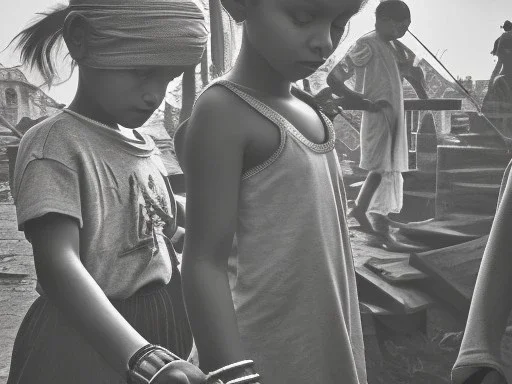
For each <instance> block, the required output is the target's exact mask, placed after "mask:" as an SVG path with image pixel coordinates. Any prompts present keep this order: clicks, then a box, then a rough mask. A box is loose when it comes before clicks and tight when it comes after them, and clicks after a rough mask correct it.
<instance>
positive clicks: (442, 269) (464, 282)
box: [409, 236, 489, 313]
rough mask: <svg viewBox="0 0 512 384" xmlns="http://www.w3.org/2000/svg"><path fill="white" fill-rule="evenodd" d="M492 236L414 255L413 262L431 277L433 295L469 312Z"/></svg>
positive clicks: (428, 289)
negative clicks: (488, 242)
mask: <svg viewBox="0 0 512 384" xmlns="http://www.w3.org/2000/svg"><path fill="white" fill-rule="evenodd" d="M488 237H489V236H484V237H481V238H479V239H476V240H473V241H469V242H466V243H463V244H459V245H454V246H451V247H447V248H443V249H438V250H435V251H429V252H423V253H419V254H412V255H411V258H410V261H409V262H410V264H411V265H412V266H413V267H415V268H417V269H419V270H420V271H422V272H424V273H425V274H427V275H428V276H429V277H431V278H432V280H433V283H432V284H428V285H425V286H424V288H425V290H427V291H428V292H429V293H430V294H432V295H435V296H437V297H439V298H440V299H442V300H444V301H445V302H448V303H449V304H451V305H452V306H453V307H454V308H456V309H458V310H460V311H462V312H464V313H465V312H467V311H468V310H469V305H470V303H471V296H472V295H473V290H474V287H475V283H476V278H477V275H478V270H479V268H480V263H481V261H482V256H483V253H484V250H485V246H486V244H487V239H488Z"/></svg>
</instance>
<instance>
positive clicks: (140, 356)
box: [127, 344, 181, 384]
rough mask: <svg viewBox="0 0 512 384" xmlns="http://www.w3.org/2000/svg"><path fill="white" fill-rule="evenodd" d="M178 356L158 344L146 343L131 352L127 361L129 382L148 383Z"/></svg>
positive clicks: (134, 383) (136, 383)
mask: <svg viewBox="0 0 512 384" xmlns="http://www.w3.org/2000/svg"><path fill="white" fill-rule="evenodd" d="M176 360H181V359H180V358H179V357H178V356H176V355H175V354H173V353H172V352H170V351H168V350H167V349H165V348H163V347H160V346H158V345H152V344H148V345H146V346H144V347H142V348H141V349H139V350H138V351H137V352H135V353H134V354H133V356H132V357H131V358H130V361H129V362H128V377H127V382H128V383H129V384H148V383H150V382H151V380H152V379H153V378H154V377H155V376H156V375H157V374H158V373H160V371H161V370H162V369H163V368H165V367H166V366H167V365H168V364H169V363H172V362H173V361H176Z"/></svg>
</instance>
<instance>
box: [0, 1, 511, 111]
mask: <svg viewBox="0 0 512 384" xmlns="http://www.w3.org/2000/svg"><path fill="white" fill-rule="evenodd" d="M341 1H342V0H341ZM378 2H379V0H370V1H369V3H368V5H367V7H366V8H365V10H364V11H363V12H362V13H361V14H360V15H358V16H356V17H355V18H354V19H353V21H352V24H351V29H350V34H349V36H348V37H347V41H346V42H345V43H344V45H343V46H342V47H341V49H344V46H346V45H348V44H349V43H350V42H351V41H353V40H354V39H355V38H357V37H359V36H360V35H361V34H363V33H364V32H367V31H369V30H371V29H372V28H373V25H374V15H373V13H374V10H375V6H376V4H378ZM406 2H407V3H408V4H409V7H410V8H411V12H412V24H411V28H410V29H411V31H412V32H413V33H414V34H415V35H416V36H417V37H419V38H420V39H421V40H422V41H423V43H425V44H426V45H427V47H429V48H430V50H431V51H432V52H433V53H434V54H438V56H441V54H442V61H443V63H444V64H445V65H446V66H447V67H448V69H449V70H450V71H451V72H452V73H453V74H454V75H456V76H461V77H466V76H468V75H470V76H472V77H473V79H488V78H489V76H490V74H491V72H492V69H493V68H494V64H495V61H494V59H493V57H492V56H491V55H490V54H489V52H490V51H491V49H492V46H493V43H494V40H495V39H496V38H497V37H498V36H499V35H500V34H501V32H502V30H501V29H500V28H499V27H500V25H502V24H503V22H504V21H505V20H506V19H510V20H512V0H406ZM55 4H56V2H55V1H51V0H17V1H2V7H1V12H0V47H1V49H3V48H4V47H5V46H6V45H7V44H8V43H9V41H10V40H11V39H12V37H14V35H15V34H16V33H17V32H19V31H20V30H21V29H22V28H23V27H24V26H25V25H26V24H27V23H29V22H30V21H31V20H32V19H33V18H34V16H35V13H36V12H40V11H44V10H46V9H48V8H49V7H51V6H53V5H55ZM427 59H428V58H427ZM0 64H2V65H4V66H14V65H17V64H19V60H18V56H17V55H14V54H13V53H12V51H10V50H6V51H4V52H2V53H0ZM75 86H76V76H75V77H74V78H72V79H71V80H70V81H69V82H68V83H66V84H64V85H60V86H57V87H54V88H52V89H51V90H50V91H49V92H48V93H49V94H50V96H52V97H53V98H55V99H56V100H57V101H59V102H62V103H69V102H70V101H71V98H72V97H73V92H74V88H75Z"/></svg>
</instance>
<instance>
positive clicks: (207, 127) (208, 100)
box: [182, 86, 252, 144]
mask: <svg viewBox="0 0 512 384" xmlns="http://www.w3.org/2000/svg"><path fill="white" fill-rule="evenodd" d="M251 112H252V111H251V108H250V107H249V105H247V104H246V103H245V102H244V101H243V100H242V99H240V98H239V97H238V96H237V95H235V94H234V93H233V92H232V91H230V90H228V89H226V88H225V87H223V86H212V87H210V88H208V89H207V90H206V91H204V92H203V93H202V94H201V95H200V96H199V98H198V99H197V101H196V104H195V106H194V109H193V111H192V115H191V116H190V119H189V120H188V123H187V128H186V131H187V132H186V134H185V135H186V136H187V138H188V137H190V136H197V135H200V136H201V137H202V138H203V139H204V140H211V139H212V138H213V137H214V138H216V139H229V140H230V143H231V144H236V143H237V142H239V143H243V142H244V141H245V140H247V137H248V134H249V130H248V127H247V124H245V122H246V121H247V114H250V113H251ZM182 134H183V133H182Z"/></svg>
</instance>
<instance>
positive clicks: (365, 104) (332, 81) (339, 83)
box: [326, 59, 380, 112]
mask: <svg viewBox="0 0 512 384" xmlns="http://www.w3.org/2000/svg"><path fill="white" fill-rule="evenodd" d="M347 60H348V61H349V62H350V59H347ZM353 74H355V76H356V85H355V89H356V90H358V91H361V90H362V79H363V78H364V68H361V67H355V66H353V65H352V66H351V69H350V70H349V71H348V72H347V71H346V70H345V69H344V68H343V65H341V64H338V65H336V66H335V67H334V68H333V69H332V71H331V72H330V73H329V74H328V75H327V80H326V82H327V85H328V86H329V88H331V90H332V92H333V93H334V94H335V95H337V96H339V97H341V98H342V99H343V107H344V108H347V109H362V110H367V111H371V112H376V111H378V110H379V109H380V107H379V106H378V105H376V104H375V103H373V102H372V101H370V100H368V99H366V98H365V97H364V95H363V94H362V93H359V92H357V91H353V90H351V89H350V88H349V87H347V85H346V84H345V82H346V81H347V80H348V79H349V78H350V77H351V76H352V75H353Z"/></svg>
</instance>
